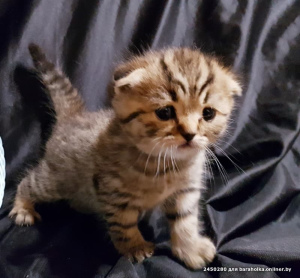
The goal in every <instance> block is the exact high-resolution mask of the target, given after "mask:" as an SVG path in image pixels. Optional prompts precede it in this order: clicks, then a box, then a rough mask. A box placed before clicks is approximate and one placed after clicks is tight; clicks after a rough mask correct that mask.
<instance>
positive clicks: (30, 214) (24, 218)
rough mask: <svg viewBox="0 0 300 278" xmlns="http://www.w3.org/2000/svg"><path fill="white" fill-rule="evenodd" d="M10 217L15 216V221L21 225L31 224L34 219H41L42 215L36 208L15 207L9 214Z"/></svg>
mask: <svg viewBox="0 0 300 278" xmlns="http://www.w3.org/2000/svg"><path fill="white" fill-rule="evenodd" d="M8 216H9V217H10V218H14V217H15V222H16V224H17V225H20V226H24V225H25V226H31V225H33V224H34V220H35V219H38V220H41V216H40V215H39V214H38V213H37V212H36V211H35V210H34V209H26V208H19V207H14V208H13V209H12V210H11V212H10V213H9V215H8Z"/></svg>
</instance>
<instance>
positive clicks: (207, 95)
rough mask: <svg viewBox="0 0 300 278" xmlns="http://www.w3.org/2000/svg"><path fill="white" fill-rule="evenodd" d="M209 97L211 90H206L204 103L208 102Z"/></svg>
mask: <svg viewBox="0 0 300 278" xmlns="http://www.w3.org/2000/svg"><path fill="white" fill-rule="evenodd" d="M208 97H209V91H207V92H206V96H205V98H204V100H203V103H204V104H205V103H207V100H208Z"/></svg>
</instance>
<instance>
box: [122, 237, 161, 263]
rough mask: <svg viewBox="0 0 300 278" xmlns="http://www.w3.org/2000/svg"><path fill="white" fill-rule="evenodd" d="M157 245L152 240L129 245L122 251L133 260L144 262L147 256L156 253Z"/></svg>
mask: <svg viewBox="0 0 300 278" xmlns="http://www.w3.org/2000/svg"><path fill="white" fill-rule="evenodd" d="M154 248H155V245H154V244H153V243H151V242H148V241H144V242H143V243H140V244H137V245H134V246H128V247H127V248H126V249H127V250H126V251H125V252H122V253H123V254H124V255H125V257H127V258H128V259H129V260H130V261H131V262H139V263H140V262H142V261H143V260H144V259H146V258H150V257H151V256H152V255H153V253H154Z"/></svg>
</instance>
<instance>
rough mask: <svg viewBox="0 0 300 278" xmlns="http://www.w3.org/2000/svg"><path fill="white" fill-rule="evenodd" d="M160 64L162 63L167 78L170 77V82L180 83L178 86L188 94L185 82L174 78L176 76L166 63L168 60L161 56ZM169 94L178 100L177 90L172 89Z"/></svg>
mask: <svg viewBox="0 0 300 278" xmlns="http://www.w3.org/2000/svg"><path fill="white" fill-rule="evenodd" d="M173 58H174V57H173ZM160 64H161V67H162V69H163V72H164V74H165V75H166V76H167V78H168V81H169V83H173V84H176V85H178V86H179V87H180V88H181V90H182V92H183V93H184V94H187V90H186V88H185V86H184V84H183V83H182V82H181V81H180V80H178V79H176V78H174V76H173V74H172V72H171V70H170V69H169V67H168V65H167V64H166V62H165V60H164V57H162V58H161V60H160ZM169 94H170V95H171V97H172V100H173V101H178V98H177V95H176V92H175V91H174V90H171V91H170V92H169ZM175 95H176V97H175Z"/></svg>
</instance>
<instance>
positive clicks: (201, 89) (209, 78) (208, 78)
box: [198, 72, 215, 96]
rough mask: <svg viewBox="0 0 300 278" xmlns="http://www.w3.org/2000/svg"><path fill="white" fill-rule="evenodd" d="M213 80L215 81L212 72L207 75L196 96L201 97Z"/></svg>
mask: <svg viewBox="0 0 300 278" xmlns="http://www.w3.org/2000/svg"><path fill="white" fill-rule="evenodd" d="M214 79H215V76H214V74H213V73H212V72H210V73H209V75H208V77H207V79H206V81H205V82H204V84H203V85H202V86H201V88H200V90H199V92H198V96H200V95H201V93H202V92H203V91H204V90H205V88H206V87H207V86H208V85H210V84H212V83H213V81H214Z"/></svg>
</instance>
